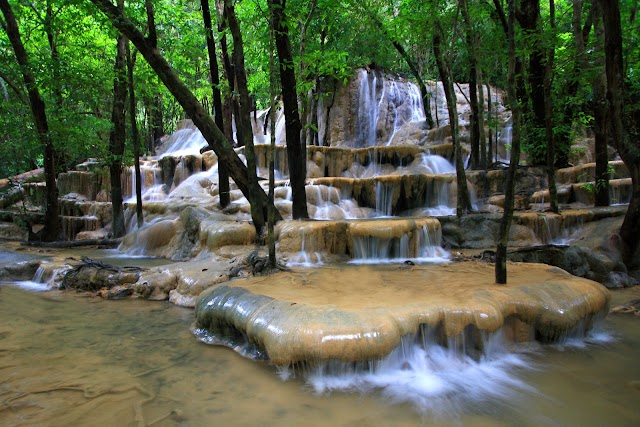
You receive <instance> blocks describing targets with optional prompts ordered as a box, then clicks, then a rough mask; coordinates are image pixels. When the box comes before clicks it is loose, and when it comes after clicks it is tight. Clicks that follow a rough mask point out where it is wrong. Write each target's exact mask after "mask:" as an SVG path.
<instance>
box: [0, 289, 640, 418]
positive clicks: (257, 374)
mask: <svg viewBox="0 0 640 427" xmlns="http://www.w3.org/2000/svg"><path fill="white" fill-rule="evenodd" d="M639 297H640V289H630V290H625V291H622V292H619V293H616V294H614V297H613V304H614V305H615V304H618V303H621V302H623V301H627V300H629V299H633V298H639ZM192 322H193V311H192V310H190V309H185V308H180V307H176V306H173V305H171V304H169V303H159V302H149V301H141V300H123V301H104V300H101V299H99V298H95V297H86V296H81V295H79V294H75V293H71V292H65V293H62V292H60V291H50V292H29V291H25V290H23V289H19V288H16V287H14V286H11V285H6V284H4V285H1V288H0V373H1V375H0V425H48V426H69V425H132V426H136V425H138V426H141V425H158V426H161V425H162V426H172V425H190V426H201V425H234V426H235V425H240V426H255V425H262V426H293V425H296V426H298V425H305V426H316V425H317V426H328V425H332V426H333V425H343V426H391V425H393V426H410V425H421V424H426V425H434V424H435V425H471V426H489V425H490V426H495V425H518V426H539V425H548V426H565V425H581V426H601V425H610V426H622V425H640V406H639V405H638V402H639V401H640V364H639V363H638V356H639V355H640V320H639V319H638V318H634V317H633V316H623V315H618V316H609V317H608V319H607V320H606V321H605V324H604V325H603V329H604V332H600V333H598V337H599V338H598V339H596V340H595V342H592V343H591V344H589V343H587V344H585V343H574V345H567V346H563V347H544V348H535V349H533V350H530V351H527V352H525V353H520V354H515V355H512V356H505V358H500V359H497V360H493V361H490V362H480V363H477V364H476V365H473V364H471V365H469V363H463V365H460V364H459V363H460V361H451V362H447V359H446V357H445V358H444V359H442V358H439V356H438V355H437V354H435V353H432V354H430V355H429V356H428V359H429V360H430V363H431V364H432V365H435V369H442V374H441V375H440V374H438V373H437V372H436V376H438V381H440V382H441V385H444V386H443V387H442V392H434V393H435V394H431V395H429V394H427V395H426V397H425V398H423V399H420V398H419V396H418V398H416V394H420V392H421V390H423V389H424V387H427V386H429V385H428V384H427V385H425V384H424V381H426V379H425V378H418V379H417V380H416V379H415V378H413V379H407V377H406V375H405V376H403V375H402V374H399V375H398V373H397V372H396V373H395V374H391V376H390V375H386V376H380V377H378V378H367V379H366V381H363V380H362V379H356V380H354V379H353V378H350V379H339V378H338V379H336V378H329V377H320V378H318V377H315V378H311V379H306V380H305V379H304V378H300V376H297V377H295V378H289V379H288V380H286V381H284V380H282V379H281V378H282V376H283V375H282V372H278V370H277V369H276V368H274V367H273V366H270V365H268V364H265V363H260V362H254V361H251V360H248V359H244V358H242V357H241V356H239V355H237V354H236V353H234V352H233V351H231V350H229V349H227V348H222V347H214V346H208V345H205V344H202V343H200V342H198V341H197V340H196V339H195V338H194V337H193V335H192V334H191V332H190V326H191V324H192ZM387 374H388V373H387ZM336 381H337V383H336ZM341 381H342V382H341ZM372 384H373V386H372ZM429 384H431V383H429ZM376 385H379V386H380V387H379V388H376V387H375V386H376ZM345 388H346V389H354V388H355V389H359V390H361V391H362V390H366V392H361V391H355V390H353V391H348V392H345V391H332V392H327V391H326V390H329V389H333V390H335V389H345ZM427 388H428V387H427ZM314 390H325V392H323V393H320V394H319V393H317V392H316V391H314ZM431 391H433V390H431ZM408 394H409V395H410V396H408Z"/></svg>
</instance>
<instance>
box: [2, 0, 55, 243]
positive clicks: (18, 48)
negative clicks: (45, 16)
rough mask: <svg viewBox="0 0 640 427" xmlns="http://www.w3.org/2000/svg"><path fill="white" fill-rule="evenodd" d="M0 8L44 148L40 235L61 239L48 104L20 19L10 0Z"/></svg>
mask: <svg viewBox="0 0 640 427" xmlns="http://www.w3.org/2000/svg"><path fill="white" fill-rule="evenodd" d="M0 10H1V11H2V14H3V15H4V19H5V25H4V26H5V30H6V32H7V36H8V37H9V42H10V43H11V47H12V48H13V51H14V53H15V55H16V60H17V61H18V64H19V65H20V69H21V71H22V78H23V79H24V83H25V86H26V87H27V92H28V94H29V105H30V107H31V114H32V115H33V122H34V125H35V128H36V132H37V134H38V140H39V141H40V143H41V144H42V148H43V150H44V175H45V183H46V195H45V198H46V206H45V219H44V229H43V230H42V234H41V238H42V240H44V241H47V242H48V241H53V240H57V239H58V234H59V231H60V224H59V221H58V188H57V186H56V165H55V159H56V157H57V156H56V150H55V147H54V145H53V141H52V140H51V134H50V133H49V124H48V122H47V113H46V109H45V104H44V101H43V100H42V97H41V96H40V91H39V90H38V85H37V83H36V79H35V76H34V75H33V74H32V71H31V65H30V64H29V56H28V55H27V51H26V50H25V48H24V45H23V44H22V39H21V37H20V29H19V28H18V23H17V21H16V18H15V15H14V14H13V10H12V9H11V6H10V5H9V2H8V0H0Z"/></svg>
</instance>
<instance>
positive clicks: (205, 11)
mask: <svg viewBox="0 0 640 427" xmlns="http://www.w3.org/2000/svg"><path fill="white" fill-rule="evenodd" d="M200 5H201V7H202V20H203V22H204V29H205V32H206V38H207V53H208V54H209V73H210V75H211V90H212V92H213V116H214V120H215V123H216V126H218V129H224V119H223V113H222V97H221V95H220V78H219V76H218V60H217V58H216V44H215V41H214V39H213V26H212V25H211V11H210V9H209V0H200ZM229 191H230V189H229V173H228V172H227V166H226V165H225V163H224V162H220V161H218V194H219V197H220V206H222V207H223V208H225V207H227V206H228V205H229V203H231V195H230V194H229Z"/></svg>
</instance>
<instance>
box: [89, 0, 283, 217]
mask: <svg viewBox="0 0 640 427" xmlns="http://www.w3.org/2000/svg"><path fill="white" fill-rule="evenodd" d="M91 1H92V2H93V3H94V4H95V5H96V6H97V7H98V8H99V9H100V10H101V11H102V13H104V14H105V15H106V16H107V17H108V18H109V20H110V21H111V23H112V24H113V25H114V26H115V27H116V28H117V29H119V30H120V31H122V32H123V33H124V34H125V35H126V36H127V37H128V38H129V40H131V42H132V43H133V44H134V45H135V46H136V47H137V48H138V50H139V51H140V53H141V54H142V55H143V56H144V58H145V59H146V60H147V62H148V63H149V65H150V66H151V68H153V70H154V71H155V72H156V74H157V75H158V77H160V79H161V80H162V82H163V83H164V84H165V86H166V87H167V89H168V90H169V91H170V92H171V93H172V95H173V96H174V97H175V99H176V100H177V101H178V102H179V103H180V105H181V106H182V108H184V110H185V112H186V113H187V114H188V115H189V117H191V119H192V120H193V123H194V124H195V125H196V127H197V128H198V129H199V130H200V132H201V133H202V136H203V137H204V138H205V140H206V141H207V143H208V144H209V146H210V147H211V148H212V149H213V151H214V152H215V153H216V155H217V156H218V161H223V162H226V164H227V165H228V166H229V175H230V176H231V178H233V180H234V182H235V183H236V185H237V186H238V188H239V189H240V190H241V191H242V193H243V194H244V195H245V197H247V199H248V200H249V202H250V203H251V204H254V203H255V204H256V205H257V206H263V207H266V206H267V203H268V200H267V195H266V194H265V193H264V191H262V189H260V191H259V192H258V193H257V194H256V195H255V196H256V198H255V199H254V198H253V197H252V196H253V195H254V194H253V193H250V192H249V187H250V186H251V185H253V186H257V185H258V184H257V182H255V181H254V182H250V180H249V178H248V172H247V167H246V166H245V165H244V163H242V160H241V159H240V157H238V155H237V154H236V152H235V151H234V150H233V148H231V145H230V144H229V142H228V141H227V139H226V138H225V136H224V135H223V133H222V132H221V131H220V129H219V128H218V127H217V126H216V125H215V123H214V121H213V119H212V118H211V116H210V115H209V114H208V112H207V111H206V110H205V109H204V108H203V107H202V104H200V102H198V99H197V98H196V97H195V96H194V95H193V93H191V91H190V90H189V89H188V88H187V86H186V85H185V84H184V83H183V82H182V81H181V80H180V78H179V77H178V75H177V74H176V73H175V71H173V69H172V68H171V66H170V65H169V63H168V62H167V61H166V60H165V59H164V57H163V56H162V55H161V54H160V52H159V51H158V49H153V48H152V47H151V46H150V45H149V44H148V43H147V41H146V39H145V38H144V36H143V35H142V34H141V33H140V32H139V31H138V30H137V29H136V28H135V26H134V24H133V23H132V22H131V21H130V20H128V19H126V18H125V17H124V16H122V14H121V13H119V11H118V10H117V9H116V7H115V6H113V4H111V3H110V2H109V0H91ZM258 188H259V186H258ZM277 218H278V219H280V217H279V215H277ZM265 221H266V218H265V216H261V217H259V218H254V224H255V222H259V223H261V224H264V223H265Z"/></svg>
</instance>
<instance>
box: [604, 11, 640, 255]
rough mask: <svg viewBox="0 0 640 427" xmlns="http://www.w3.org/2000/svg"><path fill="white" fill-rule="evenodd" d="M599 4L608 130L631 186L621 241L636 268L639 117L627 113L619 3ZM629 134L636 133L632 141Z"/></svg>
mask: <svg viewBox="0 0 640 427" xmlns="http://www.w3.org/2000/svg"><path fill="white" fill-rule="evenodd" d="M599 1H600V6H601V8H602V9H601V10H602V16H603V18H604V38H605V63H606V72H607V109H608V117H609V120H610V121H609V127H608V128H607V130H608V131H609V134H610V135H611V139H610V140H611V141H613V143H614V146H615V147H616V149H617V150H618V153H619V154H620V157H621V158H622V160H623V161H624V163H625V165H626V166H627V168H628V169H629V173H630V175H631V183H632V184H631V185H632V194H631V202H630V203H629V207H628V208H627V213H626V215H625V217H624V221H623V222H622V227H620V237H621V239H622V242H623V244H624V246H625V248H624V249H625V250H624V253H623V257H624V261H625V264H627V266H628V267H631V268H637V267H639V266H640V239H639V238H638V236H640V135H638V130H637V124H638V123H639V122H640V117H638V116H640V113H639V112H638V111H637V109H636V111H635V113H634V112H633V111H631V112H627V111H625V108H624V95H625V72H624V68H623V56H622V27H621V24H620V3H619V1H618V0H599ZM634 114H635V116H634ZM634 127H635V128H634ZM630 131H635V134H634V135H633V137H632V135H630V133H629V132H630Z"/></svg>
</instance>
